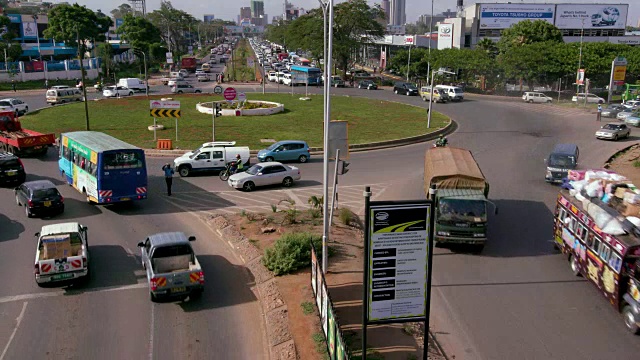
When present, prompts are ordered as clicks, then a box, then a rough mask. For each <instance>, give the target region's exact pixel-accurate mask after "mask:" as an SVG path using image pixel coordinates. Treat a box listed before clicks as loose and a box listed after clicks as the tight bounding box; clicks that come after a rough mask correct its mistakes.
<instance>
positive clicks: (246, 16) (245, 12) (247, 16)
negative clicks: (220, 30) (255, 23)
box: [240, 6, 251, 20]
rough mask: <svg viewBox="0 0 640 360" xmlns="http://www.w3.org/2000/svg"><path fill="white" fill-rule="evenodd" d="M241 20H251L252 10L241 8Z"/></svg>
mask: <svg viewBox="0 0 640 360" xmlns="http://www.w3.org/2000/svg"><path fill="white" fill-rule="evenodd" d="M240 19H241V20H242V19H251V8H250V7H248V6H245V7H241V8H240Z"/></svg>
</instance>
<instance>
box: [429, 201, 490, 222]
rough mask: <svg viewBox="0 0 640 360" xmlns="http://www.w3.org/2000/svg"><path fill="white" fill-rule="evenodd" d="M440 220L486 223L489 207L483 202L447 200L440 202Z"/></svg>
mask: <svg viewBox="0 0 640 360" xmlns="http://www.w3.org/2000/svg"><path fill="white" fill-rule="evenodd" d="M438 212H439V213H440V216H439V219H441V220H450V221H451V220H454V221H455V220H464V221H486V219H487V206H486V204H485V202H484V201H483V200H469V199H447V198H442V199H440V201H439V202H438Z"/></svg>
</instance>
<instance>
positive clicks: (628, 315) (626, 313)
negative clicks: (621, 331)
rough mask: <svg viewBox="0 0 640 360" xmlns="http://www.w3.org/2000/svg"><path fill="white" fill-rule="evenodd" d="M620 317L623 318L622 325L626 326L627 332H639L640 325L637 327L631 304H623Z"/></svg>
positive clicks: (636, 333)
mask: <svg viewBox="0 0 640 360" xmlns="http://www.w3.org/2000/svg"><path fill="white" fill-rule="evenodd" d="M622 317H623V318H624V325H625V326H626V327H627V330H629V332H631V333H632V334H635V335H638V334H640V327H638V324H637V323H636V317H635V315H634V314H633V310H632V309H631V306H629V305H625V307H623V308H622Z"/></svg>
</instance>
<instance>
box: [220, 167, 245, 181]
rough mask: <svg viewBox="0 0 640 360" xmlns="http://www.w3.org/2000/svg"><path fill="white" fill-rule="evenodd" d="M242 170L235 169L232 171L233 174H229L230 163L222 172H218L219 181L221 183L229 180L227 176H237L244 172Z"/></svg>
mask: <svg viewBox="0 0 640 360" xmlns="http://www.w3.org/2000/svg"><path fill="white" fill-rule="evenodd" d="M244 170H245V169H244V168H242V169H240V170H238V169H235V171H233V173H232V172H231V163H229V164H227V166H226V167H225V168H224V170H222V171H220V175H219V176H220V180H222V181H227V180H229V176H231V175H233V174H237V173H239V172H244Z"/></svg>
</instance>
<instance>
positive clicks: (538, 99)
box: [522, 91, 553, 104]
mask: <svg viewBox="0 0 640 360" xmlns="http://www.w3.org/2000/svg"><path fill="white" fill-rule="evenodd" d="M522 100H524V101H525V102H528V103H544V104H551V102H552V101H553V99H552V98H550V97H549V96H547V95H545V94H543V93H541V92H535V91H526V92H525V93H524V94H522Z"/></svg>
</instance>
